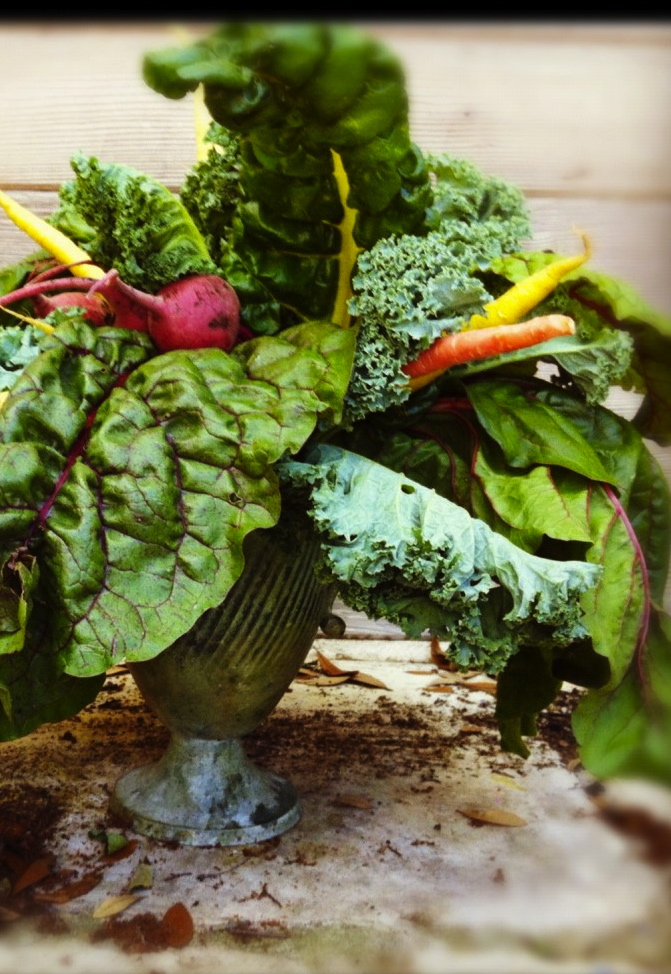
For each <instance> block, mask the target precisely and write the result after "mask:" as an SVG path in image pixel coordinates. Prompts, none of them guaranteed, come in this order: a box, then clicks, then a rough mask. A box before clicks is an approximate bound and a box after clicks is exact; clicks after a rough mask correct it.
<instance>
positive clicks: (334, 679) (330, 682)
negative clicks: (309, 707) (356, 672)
mask: <svg viewBox="0 0 671 974" xmlns="http://www.w3.org/2000/svg"><path fill="white" fill-rule="evenodd" d="M350 679H351V677H349V676H348V675H345V676H320V675H319V674H318V673H316V674H315V675H314V677H313V678H312V679H311V680H304V681H302V682H304V683H309V684H310V686H311V687H337V686H338V685H339V684H340V683H349V682H350Z"/></svg>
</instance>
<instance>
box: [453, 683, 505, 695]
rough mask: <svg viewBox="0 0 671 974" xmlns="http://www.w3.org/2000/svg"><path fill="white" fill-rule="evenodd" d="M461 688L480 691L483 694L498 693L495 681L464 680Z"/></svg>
mask: <svg viewBox="0 0 671 974" xmlns="http://www.w3.org/2000/svg"><path fill="white" fill-rule="evenodd" d="M461 686H462V687H466V689H467V690H480V692H481V693H493V694H495V693H496V681H495V680H464V681H463V683H462V684H461Z"/></svg>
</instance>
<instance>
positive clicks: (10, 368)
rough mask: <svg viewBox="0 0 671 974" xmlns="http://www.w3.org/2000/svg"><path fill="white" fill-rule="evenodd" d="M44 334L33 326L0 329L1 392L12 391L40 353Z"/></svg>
mask: <svg viewBox="0 0 671 974" xmlns="http://www.w3.org/2000/svg"><path fill="white" fill-rule="evenodd" d="M42 336H43V332H41V331H40V330H39V329H37V328H34V327H33V326H32V325H14V326H12V325H10V326H9V328H0V391H4V390H6V389H11V387H12V386H13V385H14V382H15V381H16V379H17V378H18V376H19V375H20V374H21V372H22V371H23V370H24V368H25V367H26V365H28V363H29V362H32V360H33V359H34V358H36V357H37V355H38V354H39V352H40V338H41V337H42Z"/></svg>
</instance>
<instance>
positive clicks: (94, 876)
mask: <svg viewBox="0 0 671 974" xmlns="http://www.w3.org/2000/svg"><path fill="white" fill-rule="evenodd" d="M102 878H103V877H102V873H99V872H92V873H86V875H85V876H82V877H81V879H76V880H74V882H72V883H68V884H67V886H61V887H60V888H59V889H54V890H51V891H50V892H48V893H38V894H37V896H36V897H35V899H37V900H39V901H40V902H42V903H56V904H62V903H69V902H70V900H74V899H76V898H77V897H78V896H86V894H87V893H90V892H91V890H92V889H95V887H96V886H97V885H98V883H99V882H100V880H101V879H102Z"/></svg>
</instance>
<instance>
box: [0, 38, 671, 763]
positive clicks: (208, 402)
mask: <svg viewBox="0 0 671 974" xmlns="http://www.w3.org/2000/svg"><path fill="white" fill-rule="evenodd" d="M143 70H144V77H145V80H146V81H147V83H148V84H149V85H150V86H151V87H152V88H153V89H154V90H156V91H158V92H160V93H162V94H163V95H165V96H167V97H169V98H182V97H184V96H185V95H186V94H187V93H188V92H193V91H194V90H195V89H196V88H199V87H201V86H202V90H203V92H204V97H205V102H206V104H207V106H208V107H209V109H210V111H211V114H212V117H213V122H212V124H211V125H210V127H209V132H208V139H209V151H208V153H207V156H206V157H205V158H204V159H202V160H201V161H199V162H198V163H196V165H195V166H194V167H193V168H192V170H191V171H190V172H189V173H187V175H186V178H185V180H184V183H183V185H182V187H181V189H180V192H179V193H178V194H176V193H172V192H170V191H169V190H168V189H167V188H166V187H164V186H162V185H161V184H160V183H157V182H156V181H155V180H153V179H151V178H150V177H148V176H145V175H144V174H142V173H138V172H136V171H135V170H132V169H130V168H129V167H127V166H123V165H120V164H112V165H104V164H102V163H101V162H100V161H99V160H97V159H95V158H87V157H85V156H83V155H81V154H80V155H77V156H75V158H74V159H73V168H74V173H75V177H74V180H72V181H70V182H68V183H66V184H65V185H64V186H63V187H62V190H61V201H60V207H59V209H58V211H57V213H56V214H54V216H53V217H52V221H53V222H54V223H55V224H56V225H57V226H59V227H60V228H61V230H63V231H65V232H66V233H69V234H70V235H71V236H72V237H73V238H74V239H75V241H77V242H78V243H79V245H80V246H81V247H84V248H86V250H87V251H88V252H90V254H91V257H92V259H93V260H95V261H97V262H98V263H99V264H100V265H101V267H103V268H105V269H109V268H112V269H113V270H112V274H113V275H114V274H115V273H116V272H117V271H118V272H119V274H120V275H121V276H122V278H123V279H124V280H125V281H126V282H127V283H128V284H132V285H134V286H135V287H136V288H140V289H142V290H144V291H146V292H148V293H151V294H152V296H153V295H155V293H156V292H157V291H159V292H161V291H162V289H163V288H166V287H167V288H172V287H173V286H177V285H178V284H179V283H180V282H183V279H184V278H185V277H189V276H191V275H195V274H204V273H205V274H210V275H215V276H216V278H217V282H218V283H221V279H222V278H223V279H224V280H225V281H227V282H228V284H230V285H231V286H232V287H233V288H234V289H235V292H236V296H237V297H236V300H237V301H239V303H240V305H241V315H242V327H241V328H240V331H235V332H233V331H231V339H230V342H231V343H230V344H227V345H226V346H222V348H219V349H212V348H210V349H202V348H201V349H195V348H194V349H190V350H188V351H187V350H184V349H183V348H180V350H177V351H168V352H166V354H157V349H156V347H155V346H153V345H152V343H151V341H150V340H149V338H148V337H147V335H146V334H144V333H142V332H128V331H124V330H123V329H120V328H113V327H107V325H106V319H105V322H104V323H103V324H104V326H101V327H98V328H92V327H91V326H90V323H89V324H87V323H86V321H84V320H83V319H82V317H81V312H80V311H73V310H72V309H70V310H67V311H64V310H60V311H55V312H52V313H51V314H50V315H49V321H50V323H51V324H53V325H54V326H55V331H54V333H53V334H52V335H51V336H48V337H46V338H45V337H44V336H40V337H39V338H38V339H36V338H35V335H34V334H33V331H32V329H31V328H30V326H25V327H24V326H21V327H18V326H17V325H16V320H15V319H13V318H12V319H11V320H10V318H9V316H8V315H7V314H5V313H4V312H2V313H0V315H1V317H0V325H4V326H5V327H4V328H3V329H2V330H1V331H0V388H2V387H3V386H4V388H5V389H7V390H9V397H8V399H7V401H6V402H5V404H4V405H3V406H2V408H1V411H0V566H1V567H0V736H2V737H5V738H10V737H13V736H17V735H19V734H23V733H27V732H28V731H30V730H32V729H33V728H34V727H36V726H37V725H39V724H40V723H41V722H43V721H45V720H58V719H61V718H62V717H64V716H67V715H69V714H71V713H74V712H76V710H78V709H79V708H80V707H82V706H84V705H85V704H86V703H87V702H88V701H89V700H91V699H92V698H93V697H94V696H95V694H96V693H97V692H98V689H99V687H100V684H101V682H102V679H103V676H104V670H105V668H106V667H107V666H108V665H109V664H110V663H111V662H115V661H117V660H120V659H129V660H140V659H146V658H149V657H151V656H153V655H155V654H157V653H159V652H161V651H162V650H163V649H164V648H165V647H166V646H167V645H169V644H170V643H171V642H172V641H173V640H174V639H175V638H176V637H178V636H179V635H180V634H182V633H184V632H186V631H187V630H188V629H189V628H190V627H191V626H192V625H193V623H194V622H195V621H196V620H197V618H198V617H199V616H200V615H201V614H202V612H204V611H205V610H206V609H208V608H209V607H211V606H214V605H216V604H218V603H219V602H221V600H222V599H223V598H224V597H225V596H226V593H227V592H228V590H229V588H230V586H231V585H232V584H233V582H234V581H235V579H236V578H237V577H238V576H239V573H240V571H241V568H242V547H241V545H242V540H243V538H244V537H245V536H246V534H247V533H249V532H250V531H253V530H257V529H260V528H264V527H269V526H271V525H273V524H274V523H275V522H276V521H277V518H278V515H279V508H280V498H281V497H282V501H283V503H285V504H286V505H287V506H286V508H285V513H287V512H288V514H289V516H288V517H287V518H286V519H285V520H286V523H287V525H288V529H289V530H290V529H291V526H292V525H294V526H295V528H296V530H299V523H300V526H301V528H302V527H303V525H304V519H305V516H306V510H307V512H308V513H309V516H310V518H311V521H310V523H311V524H312V525H313V530H314V531H315V533H316V534H317V535H318V536H319V539H320V541H321V545H322V556H321V567H320V571H321V572H322V574H323V576H324V578H325V579H328V580H329V581H330V582H332V583H335V584H336V585H337V587H338V589H339V592H340V595H341V596H342V597H343V599H344V600H345V601H346V602H348V603H349V604H350V605H351V606H352V607H354V608H359V609H363V610H364V611H365V612H367V613H368V614H369V615H371V616H373V617H376V618H377V617H384V618H387V619H390V620H391V621H393V622H396V623H398V624H400V625H401V626H402V627H403V628H404V630H405V631H406V633H407V634H408V635H410V636H419V635H421V634H422V633H425V632H433V633H436V634H437V635H439V636H441V637H443V638H445V640H446V641H447V643H448V645H449V650H450V653H451V655H452V658H453V659H454V660H455V661H456V662H457V664H459V665H460V666H468V667H470V666H478V667H482V668H484V669H486V670H487V671H488V672H490V673H492V674H496V675H497V679H498V690H497V700H496V716H497V719H498V721H499V726H500V729H501V740H502V744H503V746H504V747H505V748H506V749H508V750H511V751H514V752H515V753H517V754H519V755H526V754H528V747H527V744H526V743H525V741H524V738H526V737H527V736H528V735H530V734H533V733H534V732H535V723H536V717H537V715H538V713H539V712H540V711H541V710H542V709H543V708H544V707H546V706H548V705H549V704H550V703H551V702H552V700H553V699H554V698H555V696H556V694H557V692H558V690H559V688H560V686H561V683H562V681H564V680H568V681H570V682H572V683H574V684H576V685H578V686H581V687H583V688H585V690H586V692H585V694H584V696H583V697H582V698H581V702H580V704H579V705H578V707H577V710H576V712H575V719H574V726H575V730H576V734H577V736H578V739H579V742H580V746H581V757H582V759H583V761H584V763H585V764H586V766H587V767H588V768H589V769H590V770H591V771H593V772H594V773H596V774H598V775H604V776H606V775H611V774H639V773H642V774H645V775H648V776H650V777H653V778H656V779H659V780H663V781H667V782H671V771H670V767H671V766H670V765H669V762H668V754H669V753H670V752H671V696H670V693H669V686H670V685H671V670H670V667H671V662H670V661H671V638H670V636H671V624H670V623H669V618H668V616H667V615H666V614H665V613H664V611H663V609H662V607H661V606H662V600H663V597H664V595H665V592H666V588H667V582H668V572H669V552H670V549H671V519H670V518H669V511H670V510H671V497H670V494H669V486H668V484H667V481H666V478H665V477H664V475H663V472H662V470H661V469H660V466H659V464H658V463H657V461H656V460H655V459H654V457H653V456H652V454H651V453H650V451H649V450H648V448H647V446H646V443H645V440H644V439H643V437H644V436H645V437H651V438H654V439H656V440H657V441H658V442H659V443H666V442H669V441H670V440H671V394H670V393H669V383H668V368H669V364H670V363H671V353H670V349H671V344H670V341H671V322H670V321H669V319H668V318H666V317H665V316H663V315H660V314H659V313H658V312H656V311H654V309H651V308H649V307H648V306H647V305H646V303H645V302H644V301H643V300H642V299H641V298H640V296H639V295H637V294H636V293H635V292H634V290H633V289H631V288H629V287H628V285H625V284H624V283H622V282H619V281H617V280H615V279H613V278H610V277H608V276H607V275H604V274H598V273H596V272H593V271H590V270H589V269H587V268H586V267H585V266H584V263H585V261H586V260H587V258H588V255H589V247H588V246H586V249H585V252H584V253H583V254H580V255H578V256H577V257H574V258H569V259H567V260H566V261H561V262H560V264H561V267H560V265H559V264H557V263H556V257H555V255H554V254H551V253H535V252H526V251H524V250H523V249H522V243H523V241H524V240H525V239H527V238H529V237H530V235H531V227H530V225H529V219H528V213H527V208H526V203H525V200H524V197H523V195H522V193H521V192H520V191H519V190H518V189H517V188H515V187H513V186H510V185H508V184H507V183H505V182H504V181H502V180H498V179H494V178H491V177H489V176H487V175H485V174H483V173H481V172H480V171H479V170H478V169H477V168H476V167H475V166H474V165H473V164H472V163H470V162H468V161H466V160H459V159H456V158H454V157H453V156H451V155H426V156H424V155H423V154H422V152H421V150H420V149H419V148H418V147H417V146H415V145H414V144H413V143H412V141H411V139H410V136H409V128H408V103H407V92H406V90H405V82H404V77H403V71H402V66H401V65H400V63H399V61H398V60H397V58H396V57H395V56H394V55H393V53H392V52H390V51H389V50H387V49H386V48H385V47H384V46H383V45H382V44H380V43H379V42H378V41H377V40H375V39H373V38H371V37H368V36H367V35H365V34H364V33H362V32H360V31H358V30H356V29H354V28H351V27H346V26H342V25H330V24H320V23H317V24H300V23H298V24H272V23H270V24H248V23H241V22H233V23H229V24H225V25H223V26H222V27H221V28H218V29H217V30H215V31H214V32H213V33H212V34H211V35H210V36H209V37H206V38H204V39H203V40H199V41H197V42H195V43H193V44H188V45H186V46H185V47H181V48H170V49H167V50H164V51H158V52H154V53H150V54H148V55H147V57H146V58H145V60H144V65H143ZM43 256H44V255H43V254H37V255H34V256H33V257H32V258H29V259H27V260H26V261H24V262H21V263H20V264H18V265H15V266H14V267H9V268H5V269H4V270H0V293H2V294H4V295H9V294H10V293H12V292H14V291H15V290H16V289H17V288H18V287H20V286H21V285H23V284H24V282H25V280H26V279H27V278H28V277H30V276H31V275H33V274H34V273H39V272H40V271H41V270H42V267H43V264H42V257H43ZM60 259H61V260H63V259H66V258H63V257H61V258H60ZM550 264H552V265H553V266H554V271H555V273H554V274H550V275H548V274H545V275H544V280H543V281H541V282H540V283H541V284H542V287H540V288H539V287H538V283H539V282H538V281H537V280H535V281H532V283H531V286H527V285H529V282H528V281H527V280H526V278H527V277H528V276H529V275H530V274H532V273H533V272H534V271H537V270H542V269H543V268H546V267H548V266H549V265H550ZM569 271H570V273H568V272H569ZM46 273H47V274H49V273H50V272H49V271H47V272H46ZM100 273H101V274H103V271H102V270H101V271H100ZM108 276H109V275H108ZM43 280H44V279H43ZM557 280H560V281H561V283H559V284H558V286H555V285H556V282H557ZM518 282H521V283H522V284H523V287H522V290H523V291H524V293H525V295H526V299H525V301H523V302H522V303H520V301H519V300H515V301H512V302H511V301H510V300H509V299H510V296H509V295H508V294H507V292H508V289H509V287H510V285H511V283H512V284H515V283H518ZM80 283H81V282H80ZM84 287H86V285H84ZM553 288H554V290H553ZM33 290H34V289H33ZM22 293H23V297H24V299H25V298H26V292H25V291H24V292H22ZM29 293H30V294H32V291H31V292H29ZM516 293H517V298H518V299H519V289H518V291H517V292H516ZM533 301H536V306H535V307H534V308H533V309H531V308H530V305H531V303H533ZM504 306H505V308H507V312H509V314H510V315H513V316H514V315H515V314H518V315H519V317H521V318H524V319H526V317H527V312H530V313H531V315H530V316H532V317H538V316H548V315H563V316H569V317H570V318H571V319H573V321H574V322H575V334H572V335H571V336H570V337H563V338H554V339H552V340H546V341H538V342H537V343H536V344H535V345H533V346H531V347H528V348H524V349H520V350H517V351H513V352H507V353H505V354H496V355H494V354H492V355H491V356H490V357H489V358H486V359H483V360H481V361H477V362H468V363H466V364H461V365H456V364H453V365H452V366H451V367H450V368H447V369H446V370H445V371H443V372H442V374H440V375H439V376H438V375H437V374H436V375H434V374H432V373H431V372H429V374H428V377H427V376H424V377H423V378H425V379H426V383H425V385H424V387H422V388H420V387H419V385H418V384H417V383H416V382H414V380H413V382H412V383H411V382H410V381H409V378H408V368H407V367H408V366H409V365H410V364H412V363H416V362H417V359H418V358H420V357H421V356H422V353H423V352H424V350H426V349H428V348H429V347H430V346H433V345H434V342H435V341H436V339H439V338H440V337H442V336H443V335H445V336H446V338H445V341H444V342H443V347H444V346H445V345H446V344H451V343H452V335H451V333H455V332H460V331H462V330H464V328H465V327H466V326H467V324H468V325H469V326H471V325H472V326H473V327H475V326H476V322H474V321H472V320H471V316H473V315H475V316H476V321H477V316H480V320H479V321H478V322H477V324H479V325H483V324H484V325H487V320H486V319H485V318H483V317H482V316H483V313H487V314H489V313H490V311H491V309H492V307H498V309H499V313H503V312H502V311H501V309H502V308H503V307H504ZM24 307H25V310H26V311H27V312H28V313H30V312H31V310H32V311H33V312H34V313H35V314H37V316H38V317H39V315H40V314H41V313H43V314H46V313H47V312H46V311H42V312H40V310H39V308H37V307H36V302H35V301H34V302H33V307H32V308H31V307H30V302H29V301H28V300H24V301H23V302H22V304H21V306H17V307H16V308H15V309H14V310H17V311H21V312H23V311H24ZM180 307H181V305H180ZM520 308H523V310H522V311H520V310H519V309H520ZM191 317H192V316H189V318H190V320H191ZM512 323H513V319H512V318H506V326H509V325H510V324H512ZM524 324H525V325H528V321H526V320H525V322H524ZM206 326H207V322H206ZM569 327H571V326H570V323H569ZM186 331H187V329H186V327H185V328H184V329H183V328H182V327H181V325H180V322H179V316H178V320H177V325H176V328H175V329H174V332H175V335H176V338H175V341H176V342H177V343H179V341H181V339H182V333H183V332H184V333H185V332H186ZM544 334H547V333H546V332H545V333H544ZM250 336H253V337H251V340H246V339H249V338H250ZM460 337H463V336H460ZM235 342H240V343H239V344H233V343H235ZM173 347H175V346H174V345H170V348H173ZM224 347H225V348H226V349H227V350H226V351H224V350H223V348H224ZM498 347H500V346H497V348H498ZM229 349H230V352H229ZM452 361H453V360H452ZM404 367H406V369H405V371H404ZM614 385H621V386H622V387H623V388H625V389H633V390H635V391H637V392H639V393H642V394H643V405H642V408H641V410H640V411H639V413H638V415H637V417H636V419H635V421H634V422H633V423H630V422H628V421H627V420H625V419H623V418H621V417H618V416H616V415H615V414H614V413H613V412H612V411H610V410H609V409H608V408H606V407H605V406H604V405H603V403H604V402H605V401H606V400H607V396H608V394H609V392H610V390H611V388H612V387H613V386H614ZM280 488H282V492H280ZM292 518H293V520H292Z"/></svg>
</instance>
